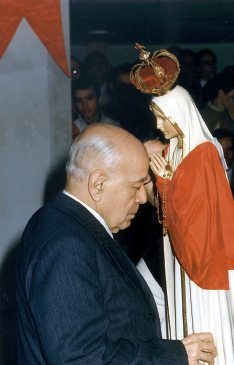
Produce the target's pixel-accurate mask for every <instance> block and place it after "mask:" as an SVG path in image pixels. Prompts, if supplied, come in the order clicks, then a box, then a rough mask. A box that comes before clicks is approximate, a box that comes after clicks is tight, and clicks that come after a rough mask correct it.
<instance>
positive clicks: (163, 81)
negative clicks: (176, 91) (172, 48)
mask: <svg viewBox="0 0 234 365" xmlns="http://www.w3.org/2000/svg"><path fill="white" fill-rule="evenodd" d="M135 48H136V49H138V50H139V51H140V55H139V59H140V60H141V61H142V62H141V63H138V64H136V65H135V66H134V67H133V68H132V70H131V73H130V80H131V83H132V84H133V85H134V86H135V87H136V88H137V89H138V90H140V91H141V92H143V93H146V94H155V95H164V94H166V93H167V92H168V91H169V90H171V89H172V87H173V85H174V83H175V81H176V80H177V78H178V75H179V72H180V65H179V62H178V60H177V58H176V56H174V55H173V54H172V53H170V52H169V51H167V50H166V49H160V50H158V51H155V52H154V53H153V54H152V56H151V53H150V52H148V51H146V48H145V46H143V45H142V44H140V43H135Z"/></svg>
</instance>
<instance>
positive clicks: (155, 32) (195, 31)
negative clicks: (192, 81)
mask: <svg viewBox="0 0 234 365" xmlns="http://www.w3.org/2000/svg"><path fill="white" fill-rule="evenodd" d="M70 19H71V44H72V45H77V44H79V45H81V44H85V43H86V42H87V41H89V40H94V39H95V38H96V39H102V40H103V39H105V40H108V41H109V42H110V43H111V44H112V45H113V44H130V43H134V42H135V41H136V39H137V40H138V41H139V42H143V43H145V44H147V43H155V44H159V43H164V42H166V43H169V44H173V43H180V44H182V43H191V44H192V43H210V42H215V43H219V42H233V41H234V1H233V0H70Z"/></svg>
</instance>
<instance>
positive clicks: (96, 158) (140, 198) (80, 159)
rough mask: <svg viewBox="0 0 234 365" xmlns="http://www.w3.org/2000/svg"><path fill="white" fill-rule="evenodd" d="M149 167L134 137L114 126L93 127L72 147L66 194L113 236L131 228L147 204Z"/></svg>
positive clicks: (142, 147)
mask: <svg viewBox="0 0 234 365" xmlns="http://www.w3.org/2000/svg"><path fill="white" fill-rule="evenodd" d="M148 167H149V158H148V155H147V152H146V150H145V148H144V146H143V144H142V143H141V142H140V141H139V140H138V139H136V138H135V137H134V136H133V135H131V134H130V133H128V132H127V131H125V130H124V129H122V128H119V127H116V126H113V125H108V124H93V125H91V126H89V127H88V128H86V129H85V130H84V131H83V132H82V133H80V134H79V136H78V137H77V138H76V139H75V140H74V142H73V144H72V146H71V150H70V155H69V160H68V163H67V186H66V190H68V191H69V192H70V193H71V194H73V195H74V196H75V197H77V198H78V199H80V200H81V201H83V202H84V203H85V204H87V205H88V206H90V207H91V208H92V209H94V210H95V211H96V212H97V213H99V214H100V215H101V216H102V217H103V218H104V220H105V221H106V223H107V224H108V226H109V228H110V229H111V230H112V231H113V232H114V231H115V232H116V231H118V230H119V229H123V228H122V227H124V228H126V227H127V226H128V225H129V224H130V220H131V219H132V218H133V217H134V215H135V214H136V211H137V210H138V206H139V204H141V203H145V201H146V195H145V190H144V186H143V183H144V181H145V180H146V179H147V175H148ZM118 212H119V213H118ZM129 212H130V213H129ZM121 222H122V223H121ZM123 222H125V223H123Z"/></svg>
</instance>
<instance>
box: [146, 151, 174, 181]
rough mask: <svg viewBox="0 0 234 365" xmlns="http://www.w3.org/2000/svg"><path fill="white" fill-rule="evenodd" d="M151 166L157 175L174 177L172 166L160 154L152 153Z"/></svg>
mask: <svg viewBox="0 0 234 365" xmlns="http://www.w3.org/2000/svg"><path fill="white" fill-rule="evenodd" d="M150 168H151V170H152V171H153V173H154V174H155V175H158V176H161V177H164V178H166V179H171V178H172V175H173V170H172V167H171V166H170V165H169V164H168V163H167V161H166V160H165V158H164V157H162V156H161V155H160V154H155V153H153V154H152V155H150Z"/></svg>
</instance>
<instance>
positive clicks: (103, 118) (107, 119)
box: [100, 112, 120, 126]
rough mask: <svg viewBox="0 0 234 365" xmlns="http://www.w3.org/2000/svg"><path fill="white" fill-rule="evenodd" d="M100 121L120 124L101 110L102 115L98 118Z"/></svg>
mask: <svg viewBox="0 0 234 365" xmlns="http://www.w3.org/2000/svg"><path fill="white" fill-rule="evenodd" d="M100 123H105V124H113V125H116V126H120V123H119V122H118V121H117V120H115V119H112V118H110V117H108V116H107V115H106V114H104V113H103V112H102V116H101V119H100Z"/></svg>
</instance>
